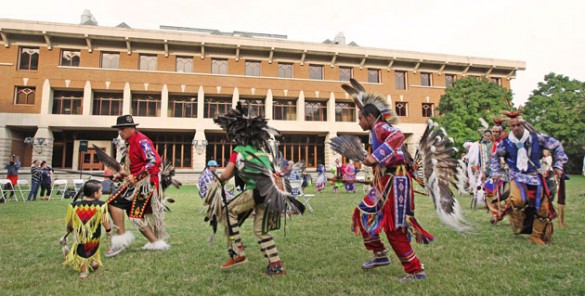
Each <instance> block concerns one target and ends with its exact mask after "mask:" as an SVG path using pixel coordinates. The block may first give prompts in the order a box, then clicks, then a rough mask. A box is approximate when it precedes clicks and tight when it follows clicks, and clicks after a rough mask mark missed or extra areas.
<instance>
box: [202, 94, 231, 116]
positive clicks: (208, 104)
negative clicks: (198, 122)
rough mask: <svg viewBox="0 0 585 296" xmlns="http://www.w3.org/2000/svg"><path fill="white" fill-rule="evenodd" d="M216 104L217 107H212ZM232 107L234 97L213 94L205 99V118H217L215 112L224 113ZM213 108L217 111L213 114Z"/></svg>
mask: <svg viewBox="0 0 585 296" xmlns="http://www.w3.org/2000/svg"><path fill="white" fill-rule="evenodd" d="M212 106H215V108H212ZM231 108H232V98H231V97H226V96H217V97H216V96H212V97H207V96H206V97H205V98H204V99H203V118H215V113H217V114H218V115H219V114H223V113H225V112H227V111H228V110H230V109H231ZM211 109H215V113H214V114H211Z"/></svg>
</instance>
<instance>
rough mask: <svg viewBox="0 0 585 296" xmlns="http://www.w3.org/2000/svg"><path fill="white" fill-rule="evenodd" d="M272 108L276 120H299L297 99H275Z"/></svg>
mask: <svg viewBox="0 0 585 296" xmlns="http://www.w3.org/2000/svg"><path fill="white" fill-rule="evenodd" d="M272 110H273V111H272V117H273V118H274V119H275V120H297V102H296V101H295V100H277V99H274V101H273V103H272Z"/></svg>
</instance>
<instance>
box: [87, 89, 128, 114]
mask: <svg viewBox="0 0 585 296" xmlns="http://www.w3.org/2000/svg"><path fill="white" fill-rule="evenodd" d="M123 102H124V94H123V93H108V92H94V93H93V112H92V114H93V115H108V116H120V115H122V104H123Z"/></svg>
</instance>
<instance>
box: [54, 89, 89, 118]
mask: <svg viewBox="0 0 585 296" xmlns="http://www.w3.org/2000/svg"><path fill="white" fill-rule="evenodd" d="M82 102H83V91H64V90H63V91H60V90H56V91H54V92H53V113H52V114H68V115H80V114H82V113H83V112H82V111H83V110H82V107H83V103H82Z"/></svg>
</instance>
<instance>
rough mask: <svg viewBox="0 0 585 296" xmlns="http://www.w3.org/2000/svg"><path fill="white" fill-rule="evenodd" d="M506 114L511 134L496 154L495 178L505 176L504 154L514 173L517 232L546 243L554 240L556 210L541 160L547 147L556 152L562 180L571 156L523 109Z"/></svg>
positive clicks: (512, 216) (514, 224)
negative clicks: (530, 120)
mask: <svg viewBox="0 0 585 296" xmlns="http://www.w3.org/2000/svg"><path fill="white" fill-rule="evenodd" d="M503 113H504V115H506V116H507V117H508V118H510V121H509V125H510V130H511V133H510V135H508V137H507V138H505V139H504V140H502V141H501V142H500V143H499V144H498V147H497V148H496V152H495V153H494V154H493V155H492V159H491V165H492V178H493V179H494V181H495V182H496V183H497V182H498V181H499V180H500V179H501V178H502V175H501V171H500V170H501V163H500V157H503V158H504V160H505V162H506V164H507V165H508V168H509V174H510V176H509V178H510V197H509V198H508V205H509V206H510V207H511V211H510V213H509V216H510V223H511V224H512V231H513V233H514V234H521V233H526V234H531V235H530V240H531V241H532V242H534V243H535V244H537V245H545V244H547V243H550V242H552V234H553V224H552V219H554V218H555V216H556V213H555V211H554V208H553V206H552V203H550V202H549V196H548V189H547V186H546V182H545V181H544V178H543V176H542V174H541V173H540V172H539V169H540V162H539V161H540V159H541V157H542V151H543V150H544V149H548V150H550V151H552V152H553V156H554V164H553V167H554V174H555V176H556V178H557V179H558V178H561V177H562V174H563V165H564V164H565V163H566V162H567V160H568V157H567V155H566V154H565V152H564V149H563V145H562V144H561V143H560V142H559V141H557V140H556V139H554V138H552V137H550V136H547V135H544V134H542V133H540V132H538V131H536V130H535V129H534V127H532V126H531V125H530V124H529V123H528V122H526V121H524V120H523V119H522V117H521V116H520V113H521V110H518V111H516V112H503Z"/></svg>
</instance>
